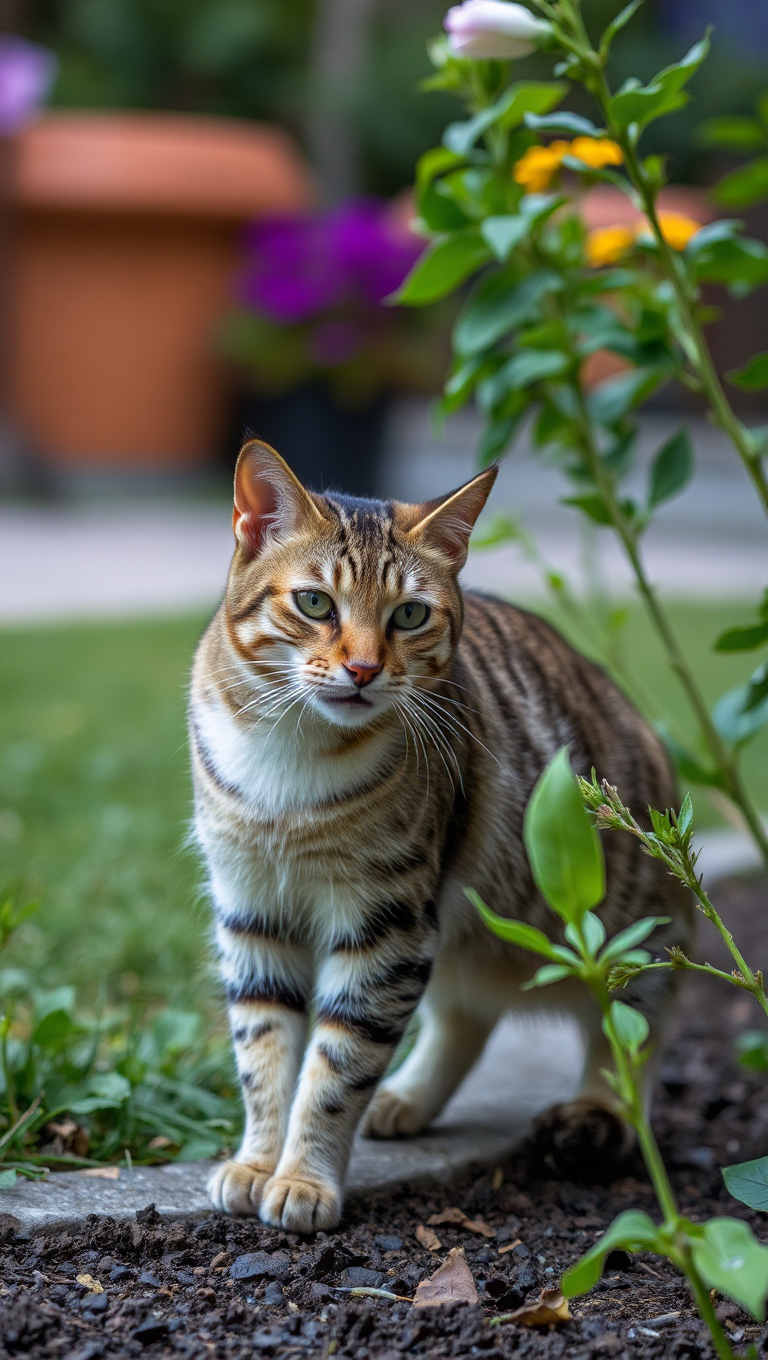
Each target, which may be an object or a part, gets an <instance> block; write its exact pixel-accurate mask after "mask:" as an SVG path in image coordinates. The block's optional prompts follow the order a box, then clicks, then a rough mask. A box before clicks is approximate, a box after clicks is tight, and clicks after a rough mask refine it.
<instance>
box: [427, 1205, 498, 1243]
mask: <svg viewBox="0 0 768 1360" xmlns="http://www.w3.org/2000/svg"><path fill="white" fill-rule="evenodd" d="M427 1223H429V1224H435V1225H436V1224H438V1223H455V1224H456V1227H457V1228H466V1229H467V1232H473V1233H479V1235H480V1237H495V1236H496V1229H495V1228H489V1227H488V1224H487V1223H483V1220H482V1219H481V1218H469V1217H468V1216H467V1214H465V1213H464V1210H463V1209H443V1212H442V1213H441V1214H432V1217H431V1218H428V1219H427Z"/></svg>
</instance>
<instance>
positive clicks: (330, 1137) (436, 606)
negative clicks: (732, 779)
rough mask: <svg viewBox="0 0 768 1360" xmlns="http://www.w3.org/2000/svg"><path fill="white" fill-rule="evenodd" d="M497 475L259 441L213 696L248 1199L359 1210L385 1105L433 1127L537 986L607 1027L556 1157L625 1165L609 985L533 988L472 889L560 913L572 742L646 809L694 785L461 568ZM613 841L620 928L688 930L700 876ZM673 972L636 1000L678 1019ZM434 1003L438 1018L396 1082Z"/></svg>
mask: <svg viewBox="0 0 768 1360" xmlns="http://www.w3.org/2000/svg"><path fill="white" fill-rule="evenodd" d="M495 477H496V469H495V468H488V469H487V470H486V471H484V472H481V473H480V474H479V475H478V476H477V477H474V478H473V479H472V480H471V481H470V482H468V483H467V484H466V485H465V486H463V487H461V488H460V489H459V490H458V491H454V492H452V493H450V494H449V495H446V496H441V497H438V498H437V499H435V500H432V501H428V502H426V503H425V504H423V505H406V504H399V503H397V502H382V501H368V500H357V499H354V498H352V497H348V496H341V495H336V494H335V493H333V494H325V495H319V494H316V493H314V492H312V491H308V490H306V489H305V488H304V487H303V486H302V485H301V484H300V483H299V482H298V481H297V479H296V478H295V477H294V475H293V473H292V472H291V471H290V469H289V468H288V467H287V465H286V464H285V462H284V461H283V460H282V459H281V458H280V457H279V455H278V454H277V453H276V452H275V451H274V450H273V449H271V448H270V447H269V446H268V445H265V444H263V443H261V442H259V441H257V440H252V441H250V442H249V443H247V444H246V445H245V447H244V448H243V450H242V452H241V454H240V458H239V460H238V464H237V471H236V474H235V505H234V516H233V526H234V532H235V539H236V545H235V551H234V557H233V559H232V565H231V568H230V572H229V579H228V582H227V587H226V593H225V595H224V599H223V602H222V605H221V607H220V609H219V611H218V613H217V614H216V615H215V617H214V619H213V621H212V623H211V624H210V626H209V628H208V630H207V632H206V633H205V635H204V637H203V639H202V641H201V643H200V646H199V649H198V652H197V656H196V659H195V664H194V673H193V684H192V697H191V709H190V732H191V748H192V761H193V769H194V785H195V803H196V817H195V827H196V834H197V838H198V840H199V844H200V846H201V848H202V851H203V852H204V855H205V858H206V861H207V866H208V874H209V885H210V893H211V897H212V899H213V903H214V906H215V932H216V941H217V945H218V952H219V957H220V962H221V975H222V979H223V983H224V986H225V988H226V994H227V1000H228V1003H229V1015H230V1021H231V1027H232V1038H233V1042H234V1049H235V1055H236V1059H237V1066H238V1071H239V1075H240V1081H241V1083H242V1090H243V1099H244V1102H245V1110H246V1123H245V1132H244V1136H243V1141H242V1145H241V1147H240V1150H239V1152H238V1153H237V1155H236V1157H235V1158H234V1160H232V1161H228V1162H226V1163H224V1164H223V1165H221V1166H220V1167H219V1168H218V1169H217V1170H216V1172H215V1174H214V1176H213V1178H212V1180H211V1183H210V1187H209V1188H210V1193H211V1197H212V1200H213V1202H214V1204H215V1205H216V1206H217V1207H218V1208H221V1209H224V1210H226V1211H227V1212H229V1213H236V1214H260V1216H261V1218H262V1219H263V1220H264V1222H265V1223H270V1224H274V1225H276V1226H277V1225H280V1226H282V1227H283V1228H284V1229H288V1230H293V1231H298V1232H310V1231H313V1230H316V1229H320V1228H323V1229H328V1228H332V1227H334V1226H335V1225H336V1224H337V1223H338V1221H339V1216H340V1213H341V1207H342V1196H343V1189H344V1180H345V1175H346V1170H347V1163H348V1160H349V1154H350V1146H351V1143H352V1139H353V1136H354V1133H355V1130H356V1129H357V1127H358V1125H359V1124H360V1122H361V1120H362V1119H364V1131H365V1132H366V1133H367V1134H368V1135H369V1136H372V1137H382V1138H391V1137H396V1136H399V1135H405V1134H414V1133H417V1132H418V1131H419V1130H420V1129H423V1128H425V1127H426V1125H428V1124H429V1123H430V1121H431V1120H433V1119H434V1118H435V1116H436V1115H437V1114H438V1113H439V1111H440V1110H441V1109H442V1107H443V1106H444V1104H445V1102H446V1101H447V1100H448V1098H449V1096H450V1095H451V1094H452V1092H453V1091H455V1090H456V1088H457V1086H458V1085H459V1083H460V1082H461V1080H462V1078H463V1077H464V1076H465V1075H466V1073H467V1072H468V1071H469V1069H470V1068H471V1067H472V1065H473V1063H474V1062H475V1061H476V1059H477V1058H478V1056H479V1055H480V1053H481V1052H482V1049H483V1046H484V1044H485V1042H486V1040H487V1038H488V1035H489V1034H490V1032H491V1030H492V1029H493V1026H494V1024H495V1023H496V1021H497V1020H498V1018H499V1016H501V1015H502V1014H503V1013H504V1012H506V1011H509V1010H510V1009H515V1010H520V1009H521V1008H522V1007H525V1008H526V1009H528V1010H530V1008H531V1007H533V1006H538V1007H543V1008H544V1009H546V1010H548V1011H552V1010H557V1011H560V1012H566V1013H568V1014H570V1015H573V1016H574V1017H575V1018H576V1020H577V1021H578V1023H579V1025H580V1026H581V1029H582V1032H583V1035H584V1040H585V1050H586V1058H585V1070H584V1075H583V1081H582V1085H581V1090H580V1093H579V1096H578V1098H577V1099H576V1100H574V1101H570V1102H567V1103H563V1104H560V1105H558V1106H555V1107H554V1108H553V1109H551V1110H550V1111H548V1112H547V1113H546V1114H545V1115H544V1116H542V1117H541V1118H540V1120H539V1125H538V1136H539V1139H540V1141H542V1142H543V1143H544V1145H545V1146H546V1147H547V1148H548V1149H549V1155H550V1156H553V1157H554V1158H555V1159H556V1160H557V1159H559V1161H560V1163H561V1164H563V1165H565V1164H572V1163H573V1162H574V1159H575V1160H578V1158H579V1157H584V1156H585V1155H587V1154H589V1153H590V1152H591V1154H592V1157H593V1160H594V1159H597V1160H599V1161H603V1162H604V1161H605V1160H606V1159H607V1158H608V1157H609V1156H610V1155H611V1154H613V1153H618V1152H619V1151H620V1150H621V1148H622V1146H624V1144H625V1142H626V1137H627V1130H626V1129H625V1128H624V1127H623V1126H622V1125H621V1124H620V1122H619V1120H618V1117H617V1115H616V1113H615V1104H614V1099H613V1096H612V1093H611V1090H610V1089H609V1087H608V1086H607V1084H606V1083H605V1081H604V1078H603V1077H602V1075H601V1069H602V1068H603V1067H605V1066H606V1065H608V1055H607V1053H606V1046H605V1042H604V1040H603V1038H602V1036H601V1031H600V1024H599V1018H598V1015H597V1012H596V1010H595V1009H593V1006H592V1003H591V1002H590V1000H589V998H588V997H585V995H584V994H583V991H582V990H581V989H578V988H576V989H569V988H570V984H560V985H559V987H556V988H549V989H547V990H546V991H543V992H533V993H531V992H521V991H520V984H521V982H523V981H524V980H526V979H527V978H528V977H530V975H531V973H532V971H533V963H532V959H531V957H530V955H526V954H524V953H522V952H520V951H517V950H515V949H513V948H512V947H511V946H510V945H508V944H503V943H501V942H500V941H499V940H498V939H496V938H495V937H494V936H492V935H491V934H489V932H488V931H487V930H486V929H485V927H484V926H483V925H482V924H481V923H480V921H479V919H478V917H477V915H476V913H475V912H474V911H473V909H472V907H471V906H470V905H469V903H468V902H467V899H466V897H465V896H464V893H463V891H462V890H463V888H464V886H465V885H467V884H471V885H473V886H474V887H475V888H476V889H477V890H478V891H479V892H480V894H481V895H482V896H483V898H484V899H485V900H486V901H487V902H488V903H490V904H491V905H492V906H493V907H494V908H495V909H496V911H499V912H501V913H503V914H506V915H508V916H512V917H517V918H519V919H522V920H525V921H528V922H530V923H531V924H534V925H538V926H541V927H543V928H544V929H545V930H548V931H550V930H551V929H552V918H551V916H550V914H549V913H548V911H547V909H546V908H545V906H544V903H543V901H542V899H541V898H540V897H539V895H538V894H537V892H536V889H535V888H534V886H533V883H532V881H531V874H530V870H529V866H528V863H527V859H526V855H525V851H524V848H523V844H522V819H523V813H524V810H525V806H526V802H527V801H528V798H529V796H530V793H531V790H532V788H533V786H534V783H535V781H536V779H537V778H538V776H539V775H540V774H541V771H542V769H543V768H544V765H545V764H546V762H547V761H548V760H549V758H550V757H551V756H552V755H554V753H555V752H556V751H557V750H558V748H559V747H561V746H562V745H563V744H565V743H568V744H570V749H571V757H572V761H573V765H574V767H575V768H576V769H577V770H579V771H589V769H590V767H591V766H592V765H594V766H595V767H596V768H597V771H598V773H599V774H600V775H601V776H605V777H607V778H608V779H609V780H610V781H611V782H612V783H614V784H616V785H618V787H619V788H620V790H621V792H622V795H623V797H624V799H625V800H626V801H627V802H628V803H629V804H630V805H631V806H632V807H633V808H634V809H638V810H639V809H641V808H644V807H645V806H646V805H647V804H648V803H651V804H654V805H656V806H661V807H664V806H666V805H669V804H670V803H671V802H672V800H673V796H674V788H673V782H672V778H671V775H670V771H669V768H668V764H667V761H666V758H665V755H664V752H663V750H662V747H661V746H660V744H659V742H658V740H657V738H656V737H655V735H654V734H653V732H652V731H651V730H650V729H649V727H648V726H647V725H646V723H645V722H644V721H643V720H642V719H641V718H640V717H639V716H638V714H637V713H636V712H635V711H634V709H633V708H632V707H631V706H630V704H629V703H628V702H627V700H626V699H625V698H624V696H623V695H622V694H621V693H619V691H618V690H617V689H616V688H615V686H614V685H613V684H612V683H611V682H610V681H609V680H608V679H607V678H606V676H605V675H604V674H603V672H602V671H601V670H599V669H598V668H597V667H596V666H594V665H593V664H591V663H590V662H589V661H586V660H585V659H584V658H583V657H581V656H579V655H578V654H577V653H576V652H574V651H573V650H572V648H571V647H570V646H569V645H568V644H567V643H566V642H565V641H564V640H563V639H562V638H561V637H560V636H559V635H558V634H557V633H556V632H555V631H554V630H553V629H552V628H551V627H550V626H549V625H548V624H546V623H544V622H543V621H542V620H541V619H540V618H537V617H536V616H535V615H534V614H530V613H527V612H526V611H524V610H521V609H516V608H513V607H512V606H511V605H509V604H505V603H503V602H502V601H501V600H497V599H493V598H491V597H489V596H485V595H480V594H475V593H471V592H467V593H463V592H462V590H461V587H460V585H459V583H458V580H457V576H458V573H459V571H460V569H461V567H462V566H463V564H464V561H465V559H466V555H467V543H468V539H469V536H470V533H471V531H472V528H473V525H474V523H475V520H476V519H477V516H478V515H479V513H480V511H481V509H482V507H483V505H484V504H485V501H486V498H487V496H488V494H489V492H490V490H491V487H492V486H493V482H494V479H495ZM605 851H606V858H607V869H608V884H609V891H608V896H607V898H606V901H605V904H604V907H603V908H602V909H601V915H602V916H603V919H604V921H605V924H606V926H607V929H608V932H609V933H613V932H615V931H617V930H619V929H620V928H621V927H623V926H626V925H627V924H628V923H629V922H631V921H633V920H635V919H636V918H638V917H640V916H646V915H649V914H655V915H664V916H669V917H670V918H671V923H670V924H669V925H668V926H667V927H663V928H661V929H660V930H659V932H658V934H657V936H656V937H655V938H654V947H656V948H661V947H663V945H665V944H671V943H673V942H674V943H678V944H680V945H687V943H688V935H689V930H690V914H691V913H690V907H689V903H688V899H687V897H686V896H685V895H684V894H683V892H682V890H680V889H678V887H677V886H676V885H675V883H674V882H673V880H672V879H670V878H669V877H668V876H667V875H665V873H664V871H663V869H662V868H661V867H660V866H659V865H658V864H657V863H655V862H654V861H652V860H650V859H649V858H647V857H644V856H643V855H642V854H640V853H639V851H638V848H637V846H636V844H635V842H634V840H633V839H631V838H630V837H622V836H611V837H606V839H605ZM669 985H670V984H669V980H668V975H667V974H665V973H656V974H652V975H649V977H648V978H647V979H646V980H645V981H644V982H643V984H642V986H638V989H637V995H635V997H634V999H635V1001H636V1003H639V1004H640V1005H641V1006H643V1007H644V1009H645V1010H646V1013H647V1014H648V1015H649V1017H650V1019H651V1023H652V1030H653V1032H654V1037H655V1038H656V1040H657V1041H658V1036H659V1034H660V1031H661V1026H662V1022H663V1019H664V1014H665V1010H666V1009H667V1003H668V999H669ZM417 1008H418V1012H419V1017H420V1022H421V1023H420V1028H419V1033H418V1039H417V1042H416V1044H415V1046H414V1048H413V1049H412V1051H411V1053H410V1055H409V1056H408V1058H407V1059H406V1061H405V1062H404V1063H403V1065H402V1066H401V1067H400V1068H399V1070H398V1071H396V1072H395V1073H394V1075H392V1076H388V1077H386V1078H385V1079H384V1080H382V1077H383V1076H384V1073H385V1072H386V1071H387V1069H388V1067H389V1065H390V1063H391V1059H392V1056H393V1054H394V1052H395V1050H396V1048H397V1046H398V1043H399V1041H400V1040H401V1038H402V1036H403V1033H404V1031H405V1028H406V1026H407V1025H408V1022H409V1020H410V1019H411V1017H412V1016H413V1014H414V1012H415V1011H416V1009H417ZM310 1014H311V1016H312V1026H311V1033H309V1034H308V1016H309V1015H310Z"/></svg>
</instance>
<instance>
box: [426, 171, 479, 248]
mask: <svg viewBox="0 0 768 1360" xmlns="http://www.w3.org/2000/svg"><path fill="white" fill-rule="evenodd" d="M445 183H446V182H445V180H438V182H437V184H428V185H427V187H426V188H425V189H424V190H423V192H422V193H420V194H419V203H418V209H419V219H420V222H421V223H423V225H424V228H425V234H426V232H434V233H437V234H439V235H440V234H442V233H444V232H449V231H464V230H465V229H466V228H467V227H469V226H471V225H472V223H471V219H470V217H469V216H468V215H467V213H466V212H465V211H464V209H463V208H462V207H460V206H459V204H458V203H457V202H456V201H455V199H454V198H453V197H451V196H450V195H449V194H448V193H447V192H446V188H445Z"/></svg>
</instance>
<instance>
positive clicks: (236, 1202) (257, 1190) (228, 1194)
mask: <svg viewBox="0 0 768 1360" xmlns="http://www.w3.org/2000/svg"><path fill="white" fill-rule="evenodd" d="M273 1172H274V1167H273V1166H264V1165H263V1163H261V1162H222V1164H221V1166H217V1167H216V1170H215V1171H214V1173H213V1175H212V1176H211V1178H210V1180H209V1181H208V1194H209V1195H210V1197H211V1201H212V1203H213V1206H214V1208H215V1209H222V1210H223V1211H224V1213H225V1214H250V1215H253V1214H257V1213H258V1212H259V1205H260V1204H261V1197H262V1193H263V1190H264V1186H265V1185H266V1184H267V1181H268V1180H269V1178H270V1176H271V1175H272V1173H273Z"/></svg>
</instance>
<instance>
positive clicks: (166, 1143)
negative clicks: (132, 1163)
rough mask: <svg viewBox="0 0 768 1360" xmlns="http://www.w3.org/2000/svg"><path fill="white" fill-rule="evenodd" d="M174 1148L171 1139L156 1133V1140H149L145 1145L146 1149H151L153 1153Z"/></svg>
mask: <svg viewBox="0 0 768 1360" xmlns="http://www.w3.org/2000/svg"><path fill="white" fill-rule="evenodd" d="M175 1146H176V1144H175V1143H174V1141H173V1139H172V1138H166V1136H165V1134H164V1133H158V1135H157V1137H156V1138H150V1140H149V1142H148V1143H147V1147H150V1148H152V1150H153V1151H155V1152H157V1151H159V1150H160V1148H169V1147H175Z"/></svg>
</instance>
